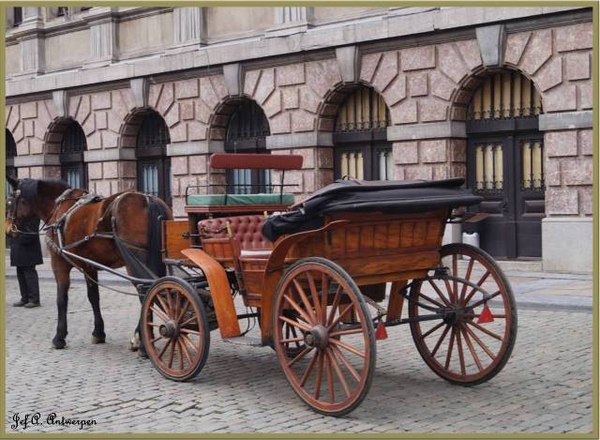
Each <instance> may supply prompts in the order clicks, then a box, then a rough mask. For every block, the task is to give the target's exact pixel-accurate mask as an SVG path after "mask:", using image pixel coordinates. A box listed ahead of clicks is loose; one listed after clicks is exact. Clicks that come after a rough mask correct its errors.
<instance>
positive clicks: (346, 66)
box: [335, 46, 360, 83]
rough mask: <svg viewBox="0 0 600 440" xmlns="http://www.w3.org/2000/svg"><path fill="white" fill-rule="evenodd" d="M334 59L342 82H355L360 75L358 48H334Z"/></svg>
mask: <svg viewBox="0 0 600 440" xmlns="http://www.w3.org/2000/svg"><path fill="white" fill-rule="evenodd" d="M335 58H336V60H337V63H338V68H339V69H340V75H341V76H342V80H343V81H344V82H347V83H353V82H357V81H358V79H359V75H360V71H359V69H360V52H359V50H358V46H344V47H338V48H336V49H335Z"/></svg>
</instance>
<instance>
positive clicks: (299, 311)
mask: <svg viewBox="0 0 600 440" xmlns="http://www.w3.org/2000/svg"><path fill="white" fill-rule="evenodd" d="M283 297H284V298H285V299H286V300H287V302H288V303H289V304H290V305H291V306H292V307H293V308H294V310H296V311H297V312H298V313H299V314H300V316H302V317H303V318H304V320H305V321H306V322H307V323H311V324H312V321H311V317H310V316H308V315H307V314H306V312H305V311H304V310H302V308H301V307H300V305H299V304H298V303H297V302H296V301H294V300H293V299H292V298H290V297H289V296H288V295H286V294H284V295H283Z"/></svg>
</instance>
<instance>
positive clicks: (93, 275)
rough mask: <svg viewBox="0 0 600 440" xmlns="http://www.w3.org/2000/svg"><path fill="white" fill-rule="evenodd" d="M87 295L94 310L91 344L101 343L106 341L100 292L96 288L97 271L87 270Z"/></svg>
mask: <svg viewBox="0 0 600 440" xmlns="http://www.w3.org/2000/svg"><path fill="white" fill-rule="evenodd" d="M86 283H87V295H88V300H89V301H90V304H91V305H92V310H93V312H94V331H93V332H92V344H102V343H104V342H105V341H106V333H104V320H103V319H102V313H101V312H100V292H99V288H98V271H96V270H90V271H88V272H87V277H86Z"/></svg>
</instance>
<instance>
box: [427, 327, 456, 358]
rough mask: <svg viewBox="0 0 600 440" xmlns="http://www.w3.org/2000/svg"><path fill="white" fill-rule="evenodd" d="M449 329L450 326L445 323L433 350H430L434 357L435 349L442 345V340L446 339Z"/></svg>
mask: <svg viewBox="0 0 600 440" xmlns="http://www.w3.org/2000/svg"><path fill="white" fill-rule="evenodd" d="M449 330H450V326H449V325H446V328H445V329H444V332H443V333H442V336H440V339H438V342H437V344H435V347H434V348H433V350H432V352H431V356H433V357H435V354H436V353H437V351H438V350H439V348H440V346H441V345H442V342H443V341H444V339H446V335H447V334H448V331H449ZM421 339H425V337H424V336H423V337H422V338H421Z"/></svg>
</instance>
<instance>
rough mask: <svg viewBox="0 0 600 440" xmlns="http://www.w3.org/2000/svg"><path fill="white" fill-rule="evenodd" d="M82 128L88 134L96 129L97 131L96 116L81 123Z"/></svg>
mask: <svg viewBox="0 0 600 440" xmlns="http://www.w3.org/2000/svg"><path fill="white" fill-rule="evenodd" d="M81 128H82V130H83V132H84V133H85V135H86V136H90V135H91V134H92V133H93V132H94V131H96V121H95V120H94V118H87V119H86V120H85V121H83V123H82V124H81Z"/></svg>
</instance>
